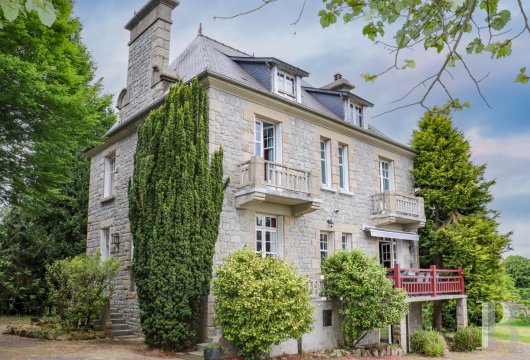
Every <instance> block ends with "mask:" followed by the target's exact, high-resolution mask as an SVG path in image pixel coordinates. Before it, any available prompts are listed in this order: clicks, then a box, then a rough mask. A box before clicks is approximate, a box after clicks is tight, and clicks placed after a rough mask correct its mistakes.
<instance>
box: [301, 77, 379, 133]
mask: <svg viewBox="0 0 530 360" xmlns="http://www.w3.org/2000/svg"><path fill="white" fill-rule="evenodd" d="M303 88H304V90H305V91H307V92H308V93H310V94H311V95H312V96H313V97H315V98H316V99H317V100H318V101H320V102H321V103H322V104H323V105H324V106H326V107H327V108H328V109H329V110H331V111H332V112H333V113H334V114H335V115H336V116H337V117H338V118H340V119H341V120H343V121H345V122H347V123H349V124H351V125H355V126H358V127H361V128H363V129H368V123H367V121H366V116H365V110H366V108H367V107H372V106H374V104H372V103H371V102H369V101H367V100H365V99H363V98H361V97H359V96H357V95H355V94H353V93H352V92H351V91H350V90H352V89H353V88H354V86H353V85H352V84H351V83H350V82H349V81H348V80H346V79H344V78H343V77H342V75H341V74H340V73H337V74H335V75H334V81H333V82H331V83H329V84H327V85H324V86H322V87H321V88H313V87H306V86H304V87H303Z"/></svg>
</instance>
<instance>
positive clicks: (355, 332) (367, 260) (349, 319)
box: [322, 250, 408, 347]
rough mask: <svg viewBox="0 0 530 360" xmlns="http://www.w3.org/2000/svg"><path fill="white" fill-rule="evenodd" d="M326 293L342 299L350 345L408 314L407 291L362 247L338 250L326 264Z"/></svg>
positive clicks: (347, 339) (323, 265) (345, 335)
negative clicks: (398, 285) (351, 249)
mask: <svg viewBox="0 0 530 360" xmlns="http://www.w3.org/2000/svg"><path fill="white" fill-rule="evenodd" d="M322 273H323V274H324V294H325V295H326V296H328V297H330V298H335V299H342V309H341V310H340V312H341V314H342V315H343V316H344V322H343V332H344V341H345V343H346V345H347V346H350V347H355V345H357V343H358V342H359V341H360V340H362V339H363V338H364V336H366V334H368V332H370V331H371V330H373V329H376V328H382V327H385V326H387V325H390V324H395V323H398V322H399V321H400V320H401V319H402V318H403V316H405V314H406V312H407V309H408V305H407V303H406V298H407V295H406V293H405V292H404V291H403V290H402V289H396V288H394V286H393V283H392V281H391V280H389V279H387V278H386V269H385V268H384V267H383V266H381V265H379V263H378V262H377V261H376V260H375V259H374V258H371V257H369V256H367V255H365V254H364V253H363V252H362V251H359V250H353V251H338V252H335V253H333V255H331V256H330V257H329V258H327V259H326V260H325V261H324V263H323V264H322Z"/></svg>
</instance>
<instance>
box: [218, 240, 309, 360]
mask: <svg viewBox="0 0 530 360" xmlns="http://www.w3.org/2000/svg"><path fill="white" fill-rule="evenodd" d="M213 293H214V295H215V318H216V321H217V322H218V324H219V325H221V327H222V329H223V336H224V337H225V338H226V339H227V340H229V341H232V342H233V343H234V344H235V345H236V346H238V347H239V349H240V353H241V355H244V357H245V358H256V357H259V356H260V355H261V354H263V353H266V352H268V351H270V347H271V345H272V344H279V343H281V342H282V341H285V340H287V339H289V338H293V339H298V338H300V337H301V336H302V335H303V334H304V333H306V332H308V331H309V330H310V328H311V323H312V322H313V318H312V313H313V308H312V307H311V305H310V294H309V289H308V287H307V280H305V279H304V278H303V277H302V276H301V275H300V274H299V273H298V271H297V270H295V269H294V267H293V266H292V265H289V264H287V263H285V262H283V261H282V260H280V259H276V258H273V257H266V258H261V257H260V256H259V255H257V254H256V253H255V252H254V251H251V250H247V249H245V250H238V251H235V252H233V253H232V254H231V255H229V256H228V257H227V258H226V262H225V263H224V264H223V265H221V266H219V267H218V268H217V270H216V278H215V280H214V285H213Z"/></svg>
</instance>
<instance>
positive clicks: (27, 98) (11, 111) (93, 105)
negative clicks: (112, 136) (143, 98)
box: [0, 0, 110, 204]
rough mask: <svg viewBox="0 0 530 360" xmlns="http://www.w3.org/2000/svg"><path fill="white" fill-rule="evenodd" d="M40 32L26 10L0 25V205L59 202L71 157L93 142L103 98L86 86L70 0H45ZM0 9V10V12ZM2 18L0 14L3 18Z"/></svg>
mask: <svg viewBox="0 0 530 360" xmlns="http://www.w3.org/2000/svg"><path fill="white" fill-rule="evenodd" d="M52 3H53V6H54V8H55V10H56V16H57V17H56V20H55V22H54V23H53V25H52V26H51V27H47V26H45V25H44V24H42V22H41V21H40V19H39V18H38V16H37V13H36V12H34V11H31V12H28V13H26V14H25V15H26V16H18V17H17V18H16V19H15V20H13V21H11V22H5V23H4V24H3V26H2V28H0V88H1V89H2V91H1V92H0V202H3V203H4V204H5V203H11V204H19V203H23V202H24V201H25V200H24V199H25V198H29V199H30V201H29V202H31V203H35V202H38V201H44V200H49V199H51V198H61V197H62V194H61V187H62V186H63V185H64V184H66V183H68V182H70V178H69V177H68V169H69V168H70V166H71V164H72V162H73V160H74V158H75V156H76V152H77V151H79V149H81V148H83V147H88V146H91V145H93V144H94V141H97V140H96V139H97V137H98V129H99V125H100V119H101V115H102V114H103V113H105V112H107V111H108V109H109V104H110V97H109V96H101V94H100V93H101V85H100V83H99V82H95V83H94V69H95V67H94V64H93V63H92V61H91V59H90V55H89V53H88V51H87V49H86V48H85V46H84V45H83V44H82V42H81V35H80V31H81V25H80V23H79V21H78V19H76V18H74V17H73V16H72V1H71V0H53V2H52ZM4 11H5V10H4ZM4 15H5V13H4Z"/></svg>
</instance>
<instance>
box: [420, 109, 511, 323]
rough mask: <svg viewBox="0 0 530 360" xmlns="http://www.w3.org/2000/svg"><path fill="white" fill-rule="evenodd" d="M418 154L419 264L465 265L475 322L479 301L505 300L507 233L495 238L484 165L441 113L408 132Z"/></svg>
mask: <svg viewBox="0 0 530 360" xmlns="http://www.w3.org/2000/svg"><path fill="white" fill-rule="evenodd" d="M412 148H414V149H415V150H416V151H418V154H417V157H416V159H415V161H414V169H413V171H412V174H413V175H414V179H415V186H416V189H417V195H418V196H422V197H423V198H424V199H425V215H426V218H427V221H426V224H425V228H423V229H421V230H420V236H421V237H420V257H421V262H422V264H423V266H428V265H430V264H434V265H436V266H438V267H446V266H447V267H449V266H454V267H456V266H459V265H462V266H464V276H465V279H466V291H467V293H468V307H469V309H470V311H469V312H470V315H471V316H470V320H471V321H472V322H474V323H479V322H480V315H479V313H480V304H478V303H477V302H478V301H493V300H503V299H505V297H506V294H507V292H506V290H505V289H504V287H503V284H505V281H504V280H505V273H504V270H503V268H502V266H501V260H502V258H501V254H502V253H503V252H504V251H506V250H507V248H508V246H509V235H502V234H499V233H498V231H497V223H496V221H495V217H496V213H495V212H493V211H491V210H489V208H488V205H489V204H490V203H491V201H492V199H493V198H492V195H491V193H490V190H489V189H490V187H491V186H492V185H494V184H495V181H487V180H486V179H485V177H484V171H485V169H486V165H485V164H482V165H475V164H473V162H472V161H471V147H470V145H469V142H468V141H467V140H466V138H465V136H464V134H463V133H462V132H460V131H458V130H457V129H455V128H454V126H453V122H452V120H451V118H450V116H449V114H447V113H446V112H442V111H438V110H434V111H432V112H427V113H425V115H424V117H423V118H422V119H421V120H420V122H419V124H418V130H415V131H414V132H413V139H412ZM441 315H442V303H441V302H440V301H435V302H434V314H433V326H434V327H435V328H437V329H441V327H442V318H441Z"/></svg>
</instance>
